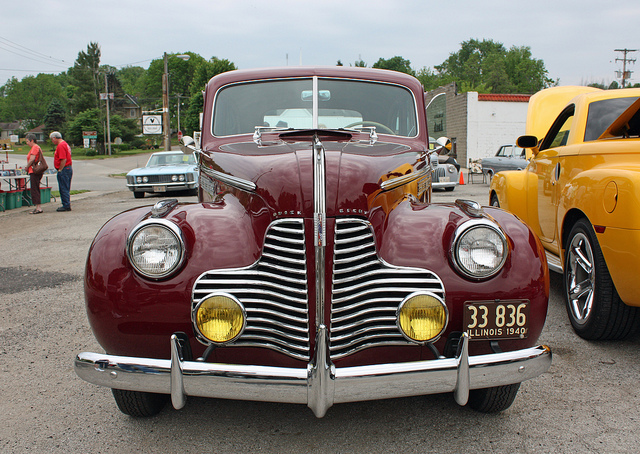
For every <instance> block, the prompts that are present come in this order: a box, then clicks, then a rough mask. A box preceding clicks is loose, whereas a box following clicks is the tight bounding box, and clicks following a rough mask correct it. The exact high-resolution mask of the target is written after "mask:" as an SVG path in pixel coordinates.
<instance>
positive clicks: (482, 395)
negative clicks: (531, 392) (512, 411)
mask: <svg viewBox="0 0 640 454" xmlns="http://www.w3.org/2000/svg"><path fill="white" fill-rule="evenodd" d="M519 389H520V383H514V384H512V385H504V386H496V387H494V388H483V389H472V390H471V391H470V392H469V402H467V405H468V406H469V407H470V408H472V409H474V410H475V411H479V412H481V413H497V412H500V411H504V410H506V409H507V408H509V407H510V406H511V404H512V403H513V401H514V400H515V398H516V396H517V395H518V390H519Z"/></svg>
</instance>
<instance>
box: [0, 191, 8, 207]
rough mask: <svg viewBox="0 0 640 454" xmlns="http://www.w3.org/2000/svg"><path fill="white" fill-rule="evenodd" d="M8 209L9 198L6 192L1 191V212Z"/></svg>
mask: <svg viewBox="0 0 640 454" xmlns="http://www.w3.org/2000/svg"><path fill="white" fill-rule="evenodd" d="M6 209H7V196H6V195H5V192H4V191H0V211H4V210H6Z"/></svg>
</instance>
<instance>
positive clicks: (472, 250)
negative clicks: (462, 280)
mask: <svg viewBox="0 0 640 454" xmlns="http://www.w3.org/2000/svg"><path fill="white" fill-rule="evenodd" d="M508 254H509V246H508V244H507V239H506V237H505V236H504V234H503V233H502V231H501V230H500V229H498V227H497V226H496V225H495V224H493V223H491V222H489V221H484V220H483V221H469V222H467V223H465V224H463V225H462V226H460V228H459V229H458V231H457V232H456V238H455V241H454V243H453V251H452V255H453V262H454V264H455V266H456V268H458V270H459V271H460V272H461V273H463V274H465V275H466V276H468V277H472V278H476V279H482V278H488V277H491V276H493V275H495V274H496V273H497V272H498V271H500V270H501V269H502V266H503V265H504V262H505V261H506V260H507V255H508Z"/></svg>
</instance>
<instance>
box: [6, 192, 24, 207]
mask: <svg viewBox="0 0 640 454" xmlns="http://www.w3.org/2000/svg"><path fill="white" fill-rule="evenodd" d="M5 197H6V198H7V205H6V208H7V210H13V209H15V208H21V207H22V191H7V192H6V193H5Z"/></svg>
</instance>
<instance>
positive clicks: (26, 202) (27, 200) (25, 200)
mask: <svg viewBox="0 0 640 454" xmlns="http://www.w3.org/2000/svg"><path fill="white" fill-rule="evenodd" d="M31 205H32V203H31V189H26V190H24V191H22V205H21V206H26V207H28V206H31Z"/></svg>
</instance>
